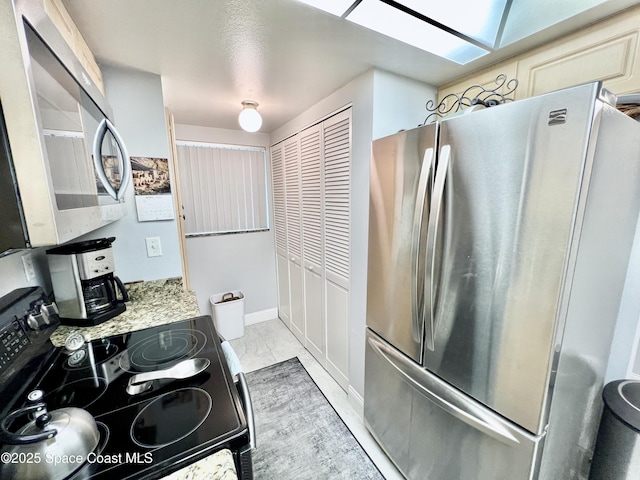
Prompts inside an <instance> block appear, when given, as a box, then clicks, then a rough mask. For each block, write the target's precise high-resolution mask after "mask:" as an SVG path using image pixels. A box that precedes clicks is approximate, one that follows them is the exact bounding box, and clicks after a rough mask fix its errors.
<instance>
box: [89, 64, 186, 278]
mask: <svg viewBox="0 0 640 480" xmlns="http://www.w3.org/2000/svg"><path fill="white" fill-rule="evenodd" d="M102 74H103V79H104V83H105V90H106V96H107V100H108V101H109V104H110V105H111V108H112V109H113V116H114V123H115V125H116V127H117V128H118V130H119V132H120V134H121V135H122V138H123V140H124V142H125V144H126V146H127V150H128V153H129V156H131V157H158V158H169V142H168V139H167V129H166V122H165V113H164V101H163V97H162V84H161V79H160V76H159V75H154V74H150V73H143V72H138V71H133V70H128V69H127V70H125V69H122V68H117V67H103V68H102ZM172 183H173V182H172ZM172 188H173V187H172ZM134 197H135V196H134V191H133V186H129V188H128V189H127V192H126V195H125V203H126V205H127V215H126V216H125V217H124V218H123V219H121V220H119V221H117V222H115V223H113V224H110V225H107V226H106V227H103V228H100V229H98V230H95V231H94V232H91V233H89V234H87V235H85V236H84V237H82V240H84V239H90V238H101V237H109V236H114V237H116V241H115V243H114V244H113V253H114V257H115V262H116V274H117V275H118V276H119V277H120V278H121V279H122V281H124V282H132V281H136V280H158V279H163V278H170V277H180V276H181V275H182V266H181V263H180V249H179V243H178V230H177V225H176V221H175V220H165V221H157V222H138V217H137V214H136V210H135V198H134ZM147 237H159V238H160V243H161V248H162V256H160V257H152V258H149V257H147V250H146V243H145V238H147Z"/></svg>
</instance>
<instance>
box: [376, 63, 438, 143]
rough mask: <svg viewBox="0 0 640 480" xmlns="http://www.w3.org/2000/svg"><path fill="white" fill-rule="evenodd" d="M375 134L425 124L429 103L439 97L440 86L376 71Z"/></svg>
mask: <svg viewBox="0 0 640 480" xmlns="http://www.w3.org/2000/svg"><path fill="white" fill-rule="evenodd" d="M373 87H374V91H373V95H374V96H373V138H374V139H376V138H381V137H385V136H387V135H392V134H394V133H397V132H398V131H399V130H409V129H412V128H416V127H417V126H419V125H422V123H423V122H424V120H425V118H426V117H427V115H428V112H427V110H426V104H427V102H428V101H429V100H433V101H435V100H436V95H437V89H436V87H434V86H433V85H427V84H425V83H422V82H417V81H415V80H411V79H409V78H406V77H401V76H399V75H396V74H394V73H389V72H385V71H381V70H376V71H375V76H374V85H373Z"/></svg>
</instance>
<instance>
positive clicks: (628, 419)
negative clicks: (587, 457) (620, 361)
mask: <svg viewBox="0 0 640 480" xmlns="http://www.w3.org/2000/svg"><path fill="white" fill-rule="evenodd" d="M602 399H603V400H604V410H603V412H602V418H601V419H600V427H599V429H598V437H597V439H596V446H595V450H594V454H593V462H592V464H591V473H590V475H589V480H631V479H633V480H637V479H640V381H637V380H616V381H615V382H611V383H608V384H607V385H606V386H605V387H604V390H603V392H602Z"/></svg>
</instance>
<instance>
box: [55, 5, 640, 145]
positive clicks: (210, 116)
mask: <svg viewBox="0 0 640 480" xmlns="http://www.w3.org/2000/svg"><path fill="white" fill-rule="evenodd" d="M470 1H471V0H470ZM63 3H64V5H65V6H66V7H67V10H68V11H69V13H70V15H71V17H72V18H73V19H74V21H75V22H76V24H77V26H78V28H79V29H80V31H81V33H82V35H83V36H84V38H85V40H86V41H87V43H88V44H89V47H90V48H91V50H92V51H93V53H94V54H95V56H96V58H97V60H98V63H99V64H100V65H110V66H120V67H127V68H132V69H135V70H139V71H145V72H150V73H155V74H159V75H161V76H162V84H163V93H164V98H165V104H166V106H167V107H169V109H170V110H171V112H172V113H173V114H174V116H175V120H176V122H177V123H184V124H191V125H202V126H209V127H217V128H228V129H238V128H239V127H238V124H237V116H238V113H239V111H240V109H241V105H240V102H241V101H242V100H255V101H257V102H258V103H259V104H260V107H259V111H260V112H261V113H262V116H263V118H264V123H263V127H262V130H261V131H263V132H267V133H269V132H271V131H273V130H275V129H276V128H278V127H280V126H281V125H282V124H283V123H285V122H286V121H288V120H290V119H291V118H293V117H295V116H296V115H298V114H299V113H301V112H303V111H304V110H305V109H307V108H308V107H310V106H311V105H313V104H315V103H317V102H318V101H319V100H321V99H322V98H324V97H326V96H327V95H328V94H330V93H331V92H333V91H335V90H337V89H338V88H340V87H341V86H343V85H344V84H346V83H347V82H349V81H350V80H351V79H353V78H355V77H357V76H358V75H360V74H361V73H363V72H365V71H367V70H368V69H370V68H372V67H377V68H380V69H383V70H387V71H391V72H395V73H398V74H400V75H404V76H407V77H410V78H414V79H416V80H420V81H423V82H426V83H429V84H432V85H438V84H441V83H443V82H446V81H448V80H450V79H453V78H456V77H458V76H461V75H463V74H465V73H468V72H470V71H472V70H475V69H477V68H480V67H482V66H485V65H488V64H490V63H494V62H496V61H498V60H500V59H502V58H506V57H507V56H509V55H513V54H515V53H517V52H519V51H522V50H524V49H526V48H530V47H531V46H533V45H537V44H540V43H542V42H544V41H547V40H549V39H550V38H553V37H557V36H558V35H560V34H562V33H565V32H567V31H570V30H574V29H576V28H578V27H580V26H582V25H585V24H587V23H590V22H592V21H593V20H595V19H596V18H597V17H599V16H600V17H601V16H605V15H607V14H610V13H611V12H612V11H613V10H616V9H620V8H622V7H624V6H627V4H629V3H630V0H611V1H610V2H608V4H609V6H608V7H607V8H602V9H599V10H598V11H597V12H589V13H588V14H585V15H582V16H581V17H580V18H575V19H573V20H572V21H569V22H565V23H563V24H561V25H559V26H556V27H555V28H553V29H550V30H548V31H544V32H541V33H540V34H538V35H535V36H533V37H530V38H528V39H526V40H524V41H520V42H517V43H516V44H514V45H511V46H509V47H507V48H505V49H503V50H500V51H499V52H495V53H492V54H491V55H487V56H485V57H483V58H481V59H479V60H476V61H475V62H471V63H469V64H467V65H464V66H460V65H457V64H455V63H453V62H449V61H447V60H444V59H442V58H439V57H437V56H434V55H432V54H429V53H426V52H423V51H421V50H418V49H416V48H414V47H411V46H408V45H405V44H403V43H401V42H398V41H395V40H392V39H390V38H387V37H384V36H382V35H379V34H376V33H374V32H372V31H369V30H367V29H365V28H362V27H360V26H358V25H355V24H352V23H350V22H347V21H345V20H342V19H340V18H338V17H335V16H333V15H330V14H328V13H325V12H323V11H320V10H317V9H314V8H312V7H309V6H307V5H304V4H302V3H299V2H297V1H296V0H108V1H105V0H63ZM614 4H615V5H614Z"/></svg>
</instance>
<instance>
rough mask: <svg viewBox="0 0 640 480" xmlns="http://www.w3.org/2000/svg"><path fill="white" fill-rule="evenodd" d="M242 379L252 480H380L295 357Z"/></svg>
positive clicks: (381, 478)
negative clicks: (248, 410)
mask: <svg viewBox="0 0 640 480" xmlns="http://www.w3.org/2000/svg"><path fill="white" fill-rule="evenodd" d="M246 376H247V383H248V384H249V391H250V392H251V401H252V403H253V409H254V417H255V423H256V439H257V448H256V450H254V451H253V471H254V478H255V479H256V480H289V479H290V480H294V479H295V480H325V479H327V480H328V479H331V480H334V479H336V480H337V479H344V480H369V479H371V480H384V477H383V476H382V475H381V474H380V472H379V471H378V469H377V468H376V466H375V465H374V464H373V462H372V461H371V459H370V458H369V457H368V456H367V454H366V453H365V451H364V450H363V449H362V447H361V446H360V444H359V443H358V441H357V440H356V439H355V438H354V436H353V435H352V434H351V432H350V431H349V429H348V428H347V426H346V425H345V424H344V422H343V421H342V419H340V417H339V416H338V414H337V413H336V411H335V410H334V409H333V407H332V406H331V404H330V403H329V402H328V401H327V399H326V398H325V396H324V395H323V394H322V392H321V391H320V389H319V388H318V386H317V385H316V384H315V382H314V381H313V380H312V379H311V377H310V376H309V374H308V373H307V371H306V370H305V369H304V367H303V366H302V364H301V363H300V361H299V360H298V358H297V357H296V358H291V359H289V360H285V361H284V362H281V363H277V364H275V365H271V366H269V367H266V368H262V369H260V370H256V371H254V372H250V373H248V374H247V375H246Z"/></svg>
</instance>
